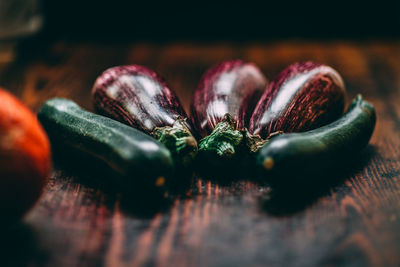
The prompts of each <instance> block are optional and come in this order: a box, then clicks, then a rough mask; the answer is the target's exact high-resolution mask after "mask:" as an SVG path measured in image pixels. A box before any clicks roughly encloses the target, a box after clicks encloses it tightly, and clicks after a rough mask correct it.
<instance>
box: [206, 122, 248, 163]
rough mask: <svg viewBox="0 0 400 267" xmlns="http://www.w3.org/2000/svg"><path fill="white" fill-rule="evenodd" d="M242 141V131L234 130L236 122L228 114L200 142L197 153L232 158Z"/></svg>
mask: <svg viewBox="0 0 400 267" xmlns="http://www.w3.org/2000/svg"><path fill="white" fill-rule="evenodd" d="M242 141H243V134H242V131H241V130H238V129H237V128H236V121H235V120H234V119H233V118H232V117H231V116H230V115H229V114H226V115H225V117H224V119H223V120H222V121H221V122H219V123H218V124H217V126H216V127H215V129H214V131H213V132H212V133H211V134H210V135H209V136H207V137H205V138H203V139H202V140H201V141H200V143H199V153H205V154H210V155H216V156H218V157H222V158H232V157H233V156H235V154H236V152H237V150H238V148H239V146H241V144H242Z"/></svg>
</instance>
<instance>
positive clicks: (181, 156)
mask: <svg viewBox="0 0 400 267" xmlns="http://www.w3.org/2000/svg"><path fill="white" fill-rule="evenodd" d="M92 100H93V104H94V108H95V110H96V112H97V113H99V114H102V115H105V116H108V117H110V118H113V119H116V120H118V121H120V122H123V123H125V124H127V125H130V126H132V127H134V128H137V129H139V130H141V131H143V132H145V133H147V134H150V135H152V136H153V137H155V138H156V139H157V140H158V141H160V142H161V143H163V144H164V145H166V147H167V148H168V149H170V151H171V152H172V155H173V158H174V160H175V163H176V164H177V165H179V164H182V165H184V166H187V165H188V164H190V163H191V162H192V160H193V158H194V156H195V154H196V152H197V142H196V139H195V138H194V137H193V136H192V133H191V125H190V122H189V121H188V120H187V115H186V113H185V111H184V109H183V108H182V106H181V104H180V102H179V100H178V97H177V96H176V94H175V93H174V91H172V90H171V89H170V88H169V87H168V86H167V84H166V82H165V81H164V79H162V78H161V77H160V76H159V75H158V74H156V73H155V72H154V71H152V70H150V69H148V68H146V67H144V66H139V65H126V66H117V67H113V68H110V69H107V70H106V71H104V72H103V73H102V74H101V75H100V76H99V77H98V78H97V80H96V82H95V84H94V86H93V89H92Z"/></svg>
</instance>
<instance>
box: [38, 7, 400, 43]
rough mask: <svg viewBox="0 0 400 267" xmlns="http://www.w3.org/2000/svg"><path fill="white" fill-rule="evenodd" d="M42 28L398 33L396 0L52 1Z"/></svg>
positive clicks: (84, 33)
mask: <svg viewBox="0 0 400 267" xmlns="http://www.w3.org/2000/svg"><path fill="white" fill-rule="evenodd" d="M43 9H44V13H45V17H46V25H45V29H44V33H45V34H46V35H47V36H51V37H56V38H59V37H63V38H68V39H77V40H96V41H125V40H129V41H132V40H167V41H168V40H177V39H183V40H194V41H201V40H234V41H235V40H239V41H242V40H244V41H246V40H269V39H282V38H317V39H331V38H349V39H360V38H397V37H399V36H400V31H399V29H400V11H399V4H398V3H385V2H382V1H380V2H379V1H374V2H371V3H357V2H356V3H354V2H351V1H348V2H347V3H341V1H339V2H337V1H320V2H308V3H307V4H306V3H305V1H297V2H296V3H290V2H288V1H275V2H272V1H240V2H237V3H235V2H234V1H232V2H224V1H223V2H218V3H217V2H216V1H215V2H208V1H186V2H171V1H163V2H157V1H122V0H112V1H83V0H79V1H78V0H71V1H53V0H45V1H44V2H43Z"/></svg>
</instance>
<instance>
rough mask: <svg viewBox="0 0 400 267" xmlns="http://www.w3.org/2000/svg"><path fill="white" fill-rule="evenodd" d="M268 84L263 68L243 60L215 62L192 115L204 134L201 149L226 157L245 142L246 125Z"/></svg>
mask: <svg viewBox="0 0 400 267" xmlns="http://www.w3.org/2000/svg"><path fill="white" fill-rule="evenodd" d="M267 84H268V81H267V79H266V78H265V77H264V75H263V74H262V73H261V71H260V70H259V68H258V67H257V66H256V65H254V64H252V63H248V62H244V61H242V60H230V61H225V62H222V63H220V64H218V65H215V66H214V67H212V68H211V69H209V70H208V71H207V72H206V73H205V75H204V76H203V77H202V79H201V81H200V83H199V85H198V87H197V89H196V91H195V93H194V97H193V102H192V106H191V113H192V114H191V115H192V120H193V124H194V126H195V128H196V130H197V133H198V134H199V135H200V137H203V139H202V140H201V142H200V143H199V152H202V153H207V154H214V155H217V156H219V157H223V158H230V157H232V156H233V155H235V150H237V148H238V147H239V146H241V145H242V144H243V139H244V138H243V136H244V135H243V131H242V130H243V129H244V128H245V127H247V125H248V122H249V119H250V116H251V114H252V112H253V110H254V108H255V106H256V104H257V102H258V100H259V98H260V97H261V95H262V93H263V92H264V90H265V88H266V86H267Z"/></svg>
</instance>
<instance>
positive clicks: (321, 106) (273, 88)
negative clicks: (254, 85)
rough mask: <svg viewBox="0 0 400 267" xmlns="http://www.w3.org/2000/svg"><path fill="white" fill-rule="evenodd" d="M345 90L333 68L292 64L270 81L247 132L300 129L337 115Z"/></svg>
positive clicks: (325, 122)
mask: <svg viewBox="0 0 400 267" xmlns="http://www.w3.org/2000/svg"><path fill="white" fill-rule="evenodd" d="M345 95H346V89H345V85H344V82H343V80H342V78H341V76H340V75H339V73H337V72H336V71H335V70H334V69H333V68H331V67H329V66H326V65H322V64H318V63H315V62H311V61H308V62H300V63H294V64H292V65H290V66H289V67H287V68H286V69H284V70H283V71H282V72H281V73H280V74H278V76H277V77H276V78H275V79H274V80H273V81H271V83H270V85H269V87H268V88H267V90H266V91H265V92H264V94H263V96H262V97H261V99H260V101H259V102H258V104H257V106H256V108H255V110H254V113H253V115H252V117H251V119H250V125H249V132H250V133H251V134H254V135H260V136H261V137H262V138H267V137H268V136H269V135H270V134H273V133H274V132H303V131H308V130H311V129H315V128H318V127H320V126H323V125H325V124H328V123H330V122H332V121H334V120H336V119H337V118H339V117H340V116H341V115H342V114H343V111H344V106H345Z"/></svg>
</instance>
